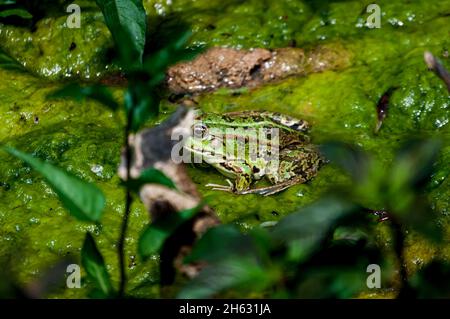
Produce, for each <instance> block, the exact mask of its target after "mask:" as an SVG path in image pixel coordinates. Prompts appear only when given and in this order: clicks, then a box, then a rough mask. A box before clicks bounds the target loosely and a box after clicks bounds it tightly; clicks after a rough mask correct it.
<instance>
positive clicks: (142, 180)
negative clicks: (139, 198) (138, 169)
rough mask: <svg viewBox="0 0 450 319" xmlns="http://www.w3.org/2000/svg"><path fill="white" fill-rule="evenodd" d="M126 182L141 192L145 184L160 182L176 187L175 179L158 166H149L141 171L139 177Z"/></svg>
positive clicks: (134, 189)
mask: <svg viewBox="0 0 450 319" xmlns="http://www.w3.org/2000/svg"><path fill="white" fill-rule="evenodd" d="M124 184H125V185H128V187H130V188H131V189H132V190H133V191H135V192H139V190H140V189H141V187H142V186H143V185H145V184H160V185H164V186H167V187H169V188H172V189H176V186H175V184H174V183H173V181H172V180H171V179H170V178H169V177H167V176H166V175H165V174H164V173H163V172H161V171H160V170H158V169H156V168H148V169H146V170H145V171H143V172H142V173H141V176H139V178H137V179H131V180H130V181H125V182H124Z"/></svg>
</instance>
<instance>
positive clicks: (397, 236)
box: [391, 218, 411, 299]
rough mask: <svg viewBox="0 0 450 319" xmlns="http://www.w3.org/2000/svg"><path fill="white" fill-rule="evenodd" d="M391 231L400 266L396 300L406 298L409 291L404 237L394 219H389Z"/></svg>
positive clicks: (400, 227)
mask: <svg viewBox="0 0 450 319" xmlns="http://www.w3.org/2000/svg"><path fill="white" fill-rule="evenodd" d="M391 223H392V229H393V232H394V241H395V242H394V250H395V253H396V255H397V258H398V262H399V264H400V265H399V266H400V282H401V287H400V291H399V293H398V296H397V298H399V299H402V298H408V297H409V296H410V293H411V289H410V286H409V283H408V273H407V271H406V265H405V258H404V248H405V235H404V233H403V230H402V226H401V225H400V223H399V222H397V221H396V220H395V219H394V218H391Z"/></svg>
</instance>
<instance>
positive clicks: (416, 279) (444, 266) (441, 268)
mask: <svg viewBox="0 0 450 319" xmlns="http://www.w3.org/2000/svg"><path fill="white" fill-rule="evenodd" d="M449 282H450V264H448V262H444V261H439V260H435V261H432V262H431V263H430V264H428V265H426V266H425V267H424V268H423V269H421V270H420V271H418V272H417V273H416V274H415V275H414V276H413V277H412V278H411V286H412V288H414V290H415V293H416V297H418V298H446V299H448V298H450V285H449V284H448V283H449Z"/></svg>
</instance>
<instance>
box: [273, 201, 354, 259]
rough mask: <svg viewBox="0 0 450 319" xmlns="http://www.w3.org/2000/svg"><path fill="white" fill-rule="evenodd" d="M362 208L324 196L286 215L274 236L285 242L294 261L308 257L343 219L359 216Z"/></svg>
mask: <svg viewBox="0 0 450 319" xmlns="http://www.w3.org/2000/svg"><path fill="white" fill-rule="evenodd" d="M357 213H359V207H358V206H356V205H354V204H352V203H349V202H347V201H345V200H341V199H337V198H333V197H329V198H324V199H322V200H320V201H318V202H316V203H314V204H312V205H310V206H307V207H305V208H302V209H301V210H300V211H298V212H296V213H293V214H291V215H288V216H287V217H285V218H283V219H282V220H281V221H280V222H279V223H278V224H277V225H276V226H275V227H274V228H273V230H272V232H271V234H272V237H273V239H274V240H275V241H276V242H278V243H281V244H285V245H286V246H287V247H288V249H289V255H290V258H291V259H292V260H296V261H300V260H304V259H305V258H307V257H308V256H309V255H310V254H311V253H312V252H313V251H314V250H315V249H316V248H318V247H319V246H320V245H321V244H322V241H323V240H324V239H325V238H326V237H327V236H329V235H330V232H331V231H332V230H333V229H334V227H335V226H336V225H337V223H338V222H339V221H340V220H342V219H343V218H348V217H350V216H355V215H356V214H357Z"/></svg>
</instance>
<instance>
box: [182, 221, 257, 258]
mask: <svg viewBox="0 0 450 319" xmlns="http://www.w3.org/2000/svg"><path fill="white" fill-rule="evenodd" d="M254 249H255V247H253V246H252V242H251V238H250V237H249V236H245V235H244V234H241V232H240V231H239V230H238V229H237V228H236V227H235V226H233V225H220V226H217V227H213V228H211V229H209V230H208V231H207V232H206V233H205V234H204V235H203V236H202V237H201V239H200V240H199V241H198V242H197V243H196V245H195V246H194V248H193V249H192V252H191V254H190V255H189V256H187V257H186V259H185V262H186V263H191V262H196V261H200V260H201V261H208V262H212V261H218V260H221V259H228V258H230V257H236V256H237V255H245V254H249V253H252V252H254Z"/></svg>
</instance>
